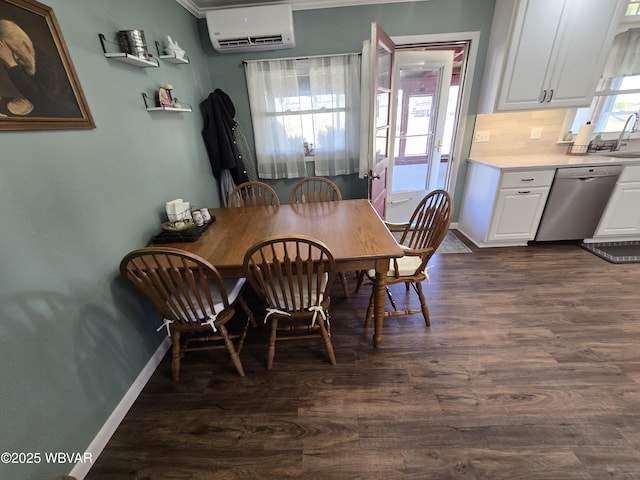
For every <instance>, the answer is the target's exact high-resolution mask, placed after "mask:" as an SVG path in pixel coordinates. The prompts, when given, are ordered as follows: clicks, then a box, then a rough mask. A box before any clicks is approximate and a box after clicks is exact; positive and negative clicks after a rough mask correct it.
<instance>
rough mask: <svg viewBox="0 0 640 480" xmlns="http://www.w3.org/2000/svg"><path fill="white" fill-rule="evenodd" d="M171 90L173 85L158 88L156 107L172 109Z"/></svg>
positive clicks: (168, 84)
mask: <svg viewBox="0 0 640 480" xmlns="http://www.w3.org/2000/svg"><path fill="white" fill-rule="evenodd" d="M171 90H173V85H171V84H170V83H167V84H166V85H165V86H163V87H160V89H159V90H158V106H160V107H173V96H172V95H171Z"/></svg>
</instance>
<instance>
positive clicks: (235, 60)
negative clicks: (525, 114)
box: [199, 0, 495, 204]
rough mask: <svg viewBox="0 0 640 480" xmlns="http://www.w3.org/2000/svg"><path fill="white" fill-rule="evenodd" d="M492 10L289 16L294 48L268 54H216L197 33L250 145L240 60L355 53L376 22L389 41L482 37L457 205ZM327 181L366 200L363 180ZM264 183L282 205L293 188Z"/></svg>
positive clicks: (466, 4)
mask: <svg viewBox="0 0 640 480" xmlns="http://www.w3.org/2000/svg"><path fill="white" fill-rule="evenodd" d="M494 6H495V0H429V1H423V2H407V3H393V4H381V5H369V6H360V7H342V8H329V9H321V10H301V11H294V12H293V20H294V29H295V35H296V47H295V48H294V49H287V50H278V51H271V52H256V53H244V54H220V53H217V52H215V51H214V50H213V48H212V47H211V46H210V43H209V39H208V34H207V31H206V22H205V21H204V20H199V28H200V32H201V38H202V41H203V48H205V50H207V51H208V55H209V68H210V71H211V78H212V79H213V82H214V84H215V87H217V88H221V89H222V90H224V91H225V92H226V93H227V94H229V96H230V97H231V98H232V100H233V102H234V105H235V107H236V117H237V119H238V122H239V123H240V126H241V127H242V128H243V130H244V131H245V135H246V136H247V139H248V140H249V144H250V145H252V144H253V136H252V134H251V115H250V110H249V100H248V98H247V94H246V82H245V77H244V69H243V67H242V63H241V62H242V60H254V59H261V58H280V57H295V56H305V55H322V54H334V53H351V52H360V51H361V50H362V42H363V40H365V39H367V38H369V37H370V31H371V22H378V23H379V24H380V25H381V26H382V28H384V29H385V31H386V32H387V33H388V34H389V35H391V36H403V35H418V34H436V33H450V32H471V31H479V32H481V35H480V41H479V47H478V61H477V66H476V72H475V79H474V81H473V85H472V95H471V104H470V109H469V112H468V114H469V116H468V118H467V119H464V122H465V124H466V125H467V128H466V137H467V138H465V142H464V146H463V149H462V150H463V151H462V152H461V153H462V157H461V158H463V159H464V160H463V161H462V162H461V165H460V168H459V171H458V178H457V185H456V191H455V192H454V193H455V195H454V196H455V199H456V203H457V204H459V202H460V201H461V199H462V190H463V188H464V179H465V176H466V157H467V154H468V152H469V149H470V146H471V135H472V131H473V126H474V123H475V113H476V104H477V99H478V95H479V92H480V84H481V80H480V79H481V78H482V77H481V75H482V67H483V65H484V61H485V58H486V50H487V44H488V40H489V32H490V29H491V21H492V19H493V10H494ZM332 180H334V181H336V183H338V184H339V186H340V188H341V190H342V193H343V196H344V197H345V198H362V197H366V195H367V184H366V181H365V180H359V179H358V178H357V175H351V176H346V177H345V176H342V177H335V178H334V177H332ZM267 182H268V183H269V184H270V185H272V186H273V187H274V189H275V190H276V192H278V195H279V196H280V199H281V201H282V200H284V201H287V200H286V199H288V198H289V191H290V190H291V186H292V185H293V184H294V183H295V181H293V180H277V181H275V180H274V181H271V180H267Z"/></svg>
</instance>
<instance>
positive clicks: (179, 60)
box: [155, 42, 191, 64]
mask: <svg viewBox="0 0 640 480" xmlns="http://www.w3.org/2000/svg"><path fill="white" fill-rule="evenodd" d="M155 43H156V50H157V51H158V58H159V59H160V60H163V61H165V62H168V63H174V64H188V63H191V61H190V60H189V57H187V56H186V55H185V56H183V57H178V56H176V54H175V53H170V54H166V55H165V54H164V53H162V52H163V49H162V47H161V46H160V43H159V42H155Z"/></svg>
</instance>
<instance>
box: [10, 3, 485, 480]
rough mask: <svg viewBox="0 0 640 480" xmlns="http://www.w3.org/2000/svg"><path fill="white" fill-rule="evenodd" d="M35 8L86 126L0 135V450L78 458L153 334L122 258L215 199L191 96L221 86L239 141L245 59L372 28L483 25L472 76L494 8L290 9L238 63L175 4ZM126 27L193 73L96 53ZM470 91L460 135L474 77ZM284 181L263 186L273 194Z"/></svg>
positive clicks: (398, 31) (245, 120) (335, 48)
mask: <svg viewBox="0 0 640 480" xmlns="http://www.w3.org/2000/svg"><path fill="white" fill-rule="evenodd" d="M45 3H46V4H47V5H49V6H51V7H52V8H53V9H54V12H55V14H56V16H57V18H58V22H59V24H60V27H61V30H62V33H63V35H64V38H65V40H66V43H67V46H68V49H69V52H70V55H71V58H72V60H73V63H74V65H75V68H76V71H77V73H78V77H79V79H80V82H81V84H82V87H83V89H84V92H85V95H86V97H87V101H88V103H89V106H90V109H91V112H92V114H93V116H94V119H95V122H96V125H97V127H96V129H94V130H68V131H33V132H9V131H2V132H0V138H1V140H0V142H1V143H0V145H1V146H2V147H1V151H2V153H1V154H0V219H2V220H1V221H2V222H3V228H2V236H1V237H0V247H1V248H0V272H1V274H0V325H1V333H0V401H1V403H2V408H0V425H2V428H1V429H0V446H1V447H2V448H0V450H2V451H15V452H59V451H62V452H76V451H80V452H82V451H84V450H85V449H86V447H87V446H88V445H89V443H90V442H91V441H92V440H93V438H94V437H95V435H96V434H97V432H98V431H99V429H100V427H101V426H102V425H103V424H104V422H105V421H106V419H107V418H108V416H109V415H110V414H111V413H112V411H113V410H114V408H115V407H116V405H117V404H118V402H119V401H120V400H121V398H122V396H123V394H124V393H125V392H126V391H127V389H128V388H129V387H130V385H131V383H132V382H133V381H134V379H135V378H136V377H137V376H138V374H139V373H140V371H141V369H142V368H143V367H144V365H145V364H146V362H147V361H148V359H149V358H150V356H151V355H152V353H153V352H154V351H155V350H156V348H157V347H158V345H159V343H160V342H161V341H162V338H163V334H162V333H156V332H155V326H156V325H157V324H158V323H159V319H158V318H157V316H156V315H155V313H154V312H153V310H152V309H150V308H149V305H148V304H147V303H146V302H145V301H144V300H141V299H140V297H139V296H138V295H136V294H134V293H133V292H131V290H130V289H129V288H128V287H127V286H125V285H123V283H122V282H121V280H120V279H119V277H118V272H117V267H118V264H119V262H120V259H121V258H122V257H123V256H124V254H125V253H127V252H128V251H130V250H132V249H135V248H139V247H141V246H144V245H146V244H147V242H148V241H149V239H150V238H151V236H152V235H154V234H155V233H157V230H158V224H159V222H160V221H161V220H163V218H164V203H165V202H166V201H167V200H170V199H173V198H178V197H182V198H185V199H187V200H189V201H191V202H192V204H195V205H198V206H213V207H215V206H219V204H220V202H219V192H218V189H217V186H216V184H215V182H214V181H213V178H212V176H211V170H210V166H209V161H208V158H207V155H206V151H205V149H204V145H203V143H202V139H201V135H200V130H201V127H202V119H201V116H200V114H199V111H198V104H199V102H200V101H201V100H202V99H204V98H205V97H206V95H207V94H208V93H209V92H210V91H212V90H214V89H215V88H221V89H223V90H224V91H226V92H227V93H228V94H229V95H230V96H231V98H232V99H233V101H234V103H235V105H236V108H237V110H238V120H239V121H240V123H241V125H242V126H243V130H244V131H245V134H246V135H247V137H248V138H249V140H252V135H251V128H250V115H249V106H248V100H247V96H246V87H245V82H244V72H243V69H242V66H241V63H240V61H241V60H242V59H252V58H267V57H278V56H294V55H317V54H325V53H327V54H328V53H341V52H356V51H360V49H361V45H362V41H363V40H364V39H365V38H367V37H368V36H369V28H370V23H371V22H372V21H378V22H380V23H381V25H382V26H383V27H384V28H385V29H386V30H387V31H388V32H389V33H390V34H391V35H409V34H419V33H439V32H454V31H474V30H479V31H481V32H482V37H481V45H480V57H479V59H478V67H477V70H476V78H479V75H480V74H481V73H482V68H481V67H482V64H483V61H484V56H485V53H486V52H485V50H486V42H487V38H488V32H489V26H490V23H491V16H492V13H493V7H494V0H430V1H426V2H416V3H403V4H392V5H380V6H369V7H348V8H335V9H325V10H308V11H298V12H294V21H295V27H296V37H297V45H298V46H297V47H296V48H295V49H294V50H284V51H279V52H264V53H260V54H252V55H242V56H240V55H228V56H223V55H219V54H217V53H215V52H213V49H212V48H211V46H210V44H209V41H208V38H207V35H206V27H205V26H204V24H203V22H202V21H200V20H196V19H195V18H194V17H193V16H191V15H190V14H189V13H188V12H186V10H184V9H183V8H182V7H180V6H179V5H178V4H177V3H176V2H175V1H174V0H136V1H135V2H130V1H128V0H110V1H108V2H106V1H102V0H47V1H46V2H45ZM123 29H142V30H144V31H145V34H146V38H147V43H148V44H149V49H150V51H151V52H154V53H155V46H154V44H153V42H154V41H155V40H159V41H161V40H163V39H164V38H165V36H166V35H171V36H172V37H173V38H174V39H175V40H177V41H178V42H179V43H180V45H181V46H182V47H183V48H184V49H185V50H186V51H187V52H188V55H189V57H190V59H191V64H189V65H180V66H175V65H170V64H165V63H162V64H161V66H160V68H154V69H138V68H135V67H132V66H129V65H124V64H120V63H116V62H114V61H110V60H107V59H105V58H104V56H103V55H102V50H101V47H100V43H99V41H98V33H104V34H105V35H107V36H108V37H112V38H113V37H114V36H115V32H116V31H118V30H123ZM114 48H115V47H114ZM165 83H172V84H173V85H174V88H175V90H174V94H175V95H176V96H177V97H178V98H179V99H180V100H181V101H182V102H186V103H190V104H191V105H193V107H194V113H150V112H147V111H145V110H144V105H143V103H142V98H141V92H146V93H148V94H152V93H153V92H154V91H155V90H156V89H157V88H158V87H159V86H161V85H163V84H165ZM473 89H474V90H473V92H474V100H473V101H472V105H471V108H472V110H471V111H470V116H469V118H468V119H467V120H466V121H467V123H468V124H469V125H470V126H471V127H472V126H473V119H474V116H473V113H474V112H475V98H477V92H478V90H479V82H478V81H477V80H476V82H475V83H474V87H473ZM470 135H471V130H470V129H469V130H468V136H470ZM465 171H466V169H465V168H464V166H463V167H462V168H461V171H460V174H459V181H458V189H457V191H456V197H459V195H461V189H462V185H463V182H462V181H460V178H464V173H465ZM336 180H337V183H338V186H339V187H340V188H341V190H342V191H343V192H344V194H345V197H346V198H354V197H363V196H365V195H366V183H365V182H364V181H362V180H358V179H357V178H356V177H355V176H347V177H340V178H337V179H336ZM292 184H293V181H286V182H284V181H283V182H276V187H277V189H278V193H279V194H280V196H281V197H282V198H283V199H284V198H288V192H289V189H290V186H291V185H292ZM72 467H73V466H72V465H68V464H66V465H65V464H63V465H51V464H46V463H40V464H35V465H34V464H32V465H24V466H17V465H7V464H0V478H2V479H5V478H6V479H12V480H23V479H34V480H35V479H38V480H42V479H46V478H49V477H51V476H53V475H60V474H65V473H68V472H69V471H70V470H71V468H72Z"/></svg>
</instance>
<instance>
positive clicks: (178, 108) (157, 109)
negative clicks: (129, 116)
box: [142, 92, 193, 112]
mask: <svg viewBox="0 0 640 480" xmlns="http://www.w3.org/2000/svg"><path fill="white" fill-rule="evenodd" d="M142 100H143V101H144V108H145V110H146V111H147V112H193V108H192V107H191V105H189V104H186V103H185V104H182V103H178V99H177V98H174V102H175V103H176V104H177V105H180V106H176V107H167V106H157V105H155V102H153V103H154V105H152V106H150V105H149V103H151V102H152V100H151V98H149V95H147V94H146V93H144V92H143V93H142Z"/></svg>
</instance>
